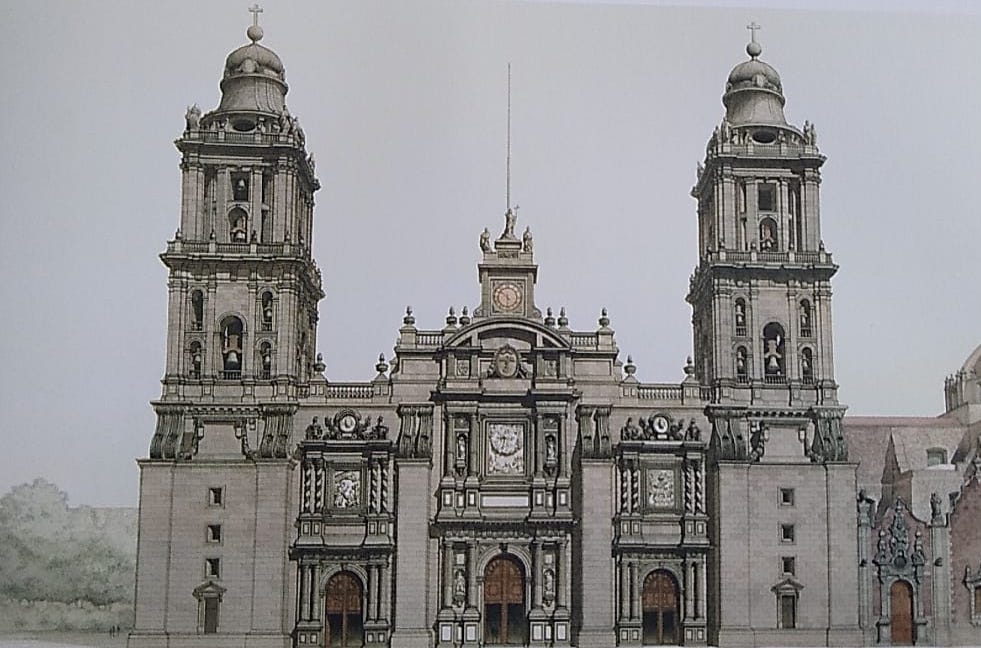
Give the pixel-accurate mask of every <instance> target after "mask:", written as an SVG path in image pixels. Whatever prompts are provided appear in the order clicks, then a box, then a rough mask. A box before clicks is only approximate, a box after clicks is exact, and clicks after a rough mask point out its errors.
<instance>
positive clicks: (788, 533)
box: [780, 524, 794, 542]
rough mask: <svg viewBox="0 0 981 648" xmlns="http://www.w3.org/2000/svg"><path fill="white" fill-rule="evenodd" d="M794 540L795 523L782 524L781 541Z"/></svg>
mask: <svg viewBox="0 0 981 648" xmlns="http://www.w3.org/2000/svg"><path fill="white" fill-rule="evenodd" d="M793 541H794V525H793V524H781V525H780V542H793Z"/></svg>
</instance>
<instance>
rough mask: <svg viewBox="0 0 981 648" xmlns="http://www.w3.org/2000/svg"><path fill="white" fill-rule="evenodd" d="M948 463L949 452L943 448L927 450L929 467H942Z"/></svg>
mask: <svg viewBox="0 0 981 648" xmlns="http://www.w3.org/2000/svg"><path fill="white" fill-rule="evenodd" d="M945 463H947V451H946V450H944V449H943V448H930V449H928V450H927V467H929V466H941V465H943V464H945Z"/></svg>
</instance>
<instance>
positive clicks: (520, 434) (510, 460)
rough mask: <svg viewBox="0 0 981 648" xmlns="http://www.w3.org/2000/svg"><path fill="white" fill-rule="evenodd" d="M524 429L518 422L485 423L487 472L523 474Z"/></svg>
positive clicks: (491, 473)
mask: <svg viewBox="0 0 981 648" xmlns="http://www.w3.org/2000/svg"><path fill="white" fill-rule="evenodd" d="M524 437H525V429H524V426H523V425H521V424H520V423H489V424H488V425H487V473H488V474H490V475H523V474H524V472H525V456H524V445H525V443H524V441H525V438H524Z"/></svg>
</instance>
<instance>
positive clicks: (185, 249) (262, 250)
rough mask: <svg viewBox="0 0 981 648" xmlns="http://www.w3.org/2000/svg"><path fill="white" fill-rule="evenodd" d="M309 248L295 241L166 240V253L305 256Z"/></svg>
mask: <svg viewBox="0 0 981 648" xmlns="http://www.w3.org/2000/svg"><path fill="white" fill-rule="evenodd" d="M308 251H309V250H308V249H307V248H306V247H305V246H302V245H297V244H295V243H219V242H217V241H185V240H182V239H176V240H173V241H168V242H167V253H168V254H241V255H262V256H305V255H306V253H307V252H308Z"/></svg>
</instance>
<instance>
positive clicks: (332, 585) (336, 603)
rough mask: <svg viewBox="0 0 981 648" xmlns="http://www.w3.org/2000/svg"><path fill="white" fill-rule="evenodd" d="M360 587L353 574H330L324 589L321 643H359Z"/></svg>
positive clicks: (331, 644)
mask: <svg viewBox="0 0 981 648" xmlns="http://www.w3.org/2000/svg"><path fill="white" fill-rule="evenodd" d="M362 598H363V590H362V588H361V582H360V581H359V580H358V578H357V576H355V575H354V574H352V573H351V572H346V571H344V572H341V573H339V574H335V575H333V576H331V577H330V580H329V581H327V587H326V588H325V592H324V608H325V609H324V612H325V613H326V614H324V621H325V624H324V643H325V644H326V645H327V646H361V645H362V644H363V643H364V638H363V636H362V635H363V634H364V627H363V624H362V621H361V617H362V615H361V607H362Z"/></svg>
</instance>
